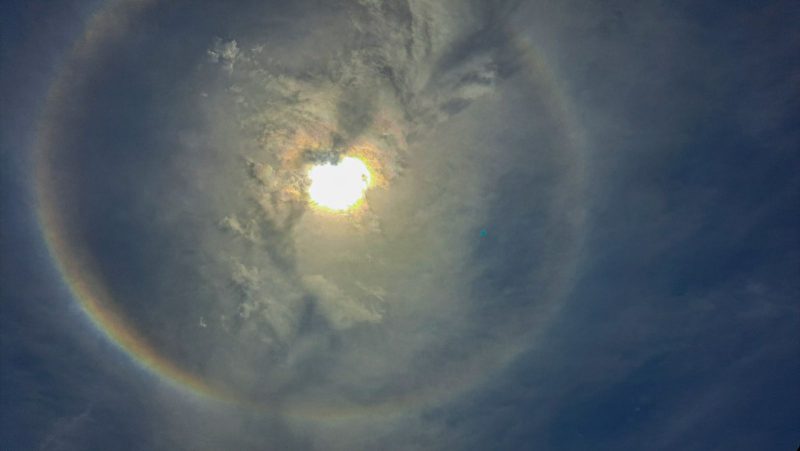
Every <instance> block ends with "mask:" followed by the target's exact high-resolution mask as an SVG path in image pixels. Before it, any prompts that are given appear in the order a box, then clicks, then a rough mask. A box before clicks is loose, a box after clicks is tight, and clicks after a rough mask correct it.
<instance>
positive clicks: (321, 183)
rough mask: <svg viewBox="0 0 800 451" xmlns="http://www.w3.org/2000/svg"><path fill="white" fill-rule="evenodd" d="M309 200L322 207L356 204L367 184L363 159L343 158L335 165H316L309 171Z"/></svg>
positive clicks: (367, 179)
mask: <svg viewBox="0 0 800 451" xmlns="http://www.w3.org/2000/svg"><path fill="white" fill-rule="evenodd" d="M308 177H309V178H310V179H311V186H310V187H309V189H308V195H309V197H310V198H311V201H312V202H313V203H314V204H316V205H318V206H320V207H323V208H327V209H330V210H334V211H343V210H347V209H348V208H350V207H352V206H354V205H356V204H357V203H358V201H359V200H360V199H361V198H362V197H363V196H364V191H366V190H367V188H368V187H369V183H370V173H369V169H367V165H365V164H364V162H363V161H361V160H359V159H358V158H354V157H344V158H342V160H341V161H339V163H338V164H331V163H325V164H319V165H316V166H313V167H312V168H311V169H310V170H309V171H308Z"/></svg>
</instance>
